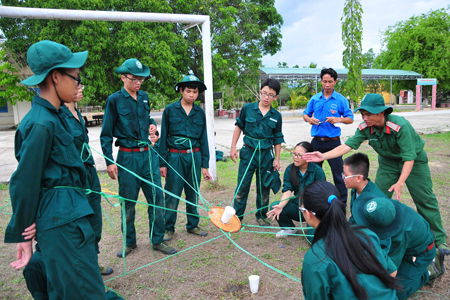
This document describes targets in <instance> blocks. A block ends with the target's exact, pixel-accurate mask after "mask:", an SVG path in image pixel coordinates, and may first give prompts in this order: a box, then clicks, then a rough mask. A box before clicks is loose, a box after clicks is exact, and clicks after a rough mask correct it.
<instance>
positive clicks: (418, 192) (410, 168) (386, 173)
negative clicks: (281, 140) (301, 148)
mask: <svg viewBox="0 0 450 300" xmlns="http://www.w3.org/2000/svg"><path fill="white" fill-rule="evenodd" d="M358 110H360V111H361V114H362V117H363V120H364V122H363V123H361V124H360V125H359V127H358V129H357V130H356V132H355V135H354V136H353V137H351V138H349V139H348V140H347V141H346V142H345V144H343V145H341V146H339V147H337V148H335V149H334V150H332V151H329V152H326V153H323V154H322V153H318V152H314V153H311V154H308V153H307V154H305V158H306V159H307V160H308V161H322V160H324V159H329V158H333V157H338V156H342V155H344V154H345V153H348V152H350V151H351V150H352V149H355V150H356V149H358V148H359V146H360V145H361V143H362V142H363V141H365V140H369V145H371V146H372V147H373V149H374V150H375V151H376V152H377V153H378V163H379V167H378V170H377V176H376V179H375V184H376V185H377V186H378V187H379V188H380V190H381V191H383V193H384V194H385V195H386V196H388V197H392V194H393V192H395V194H396V196H397V200H399V201H400V200H401V191H402V187H403V185H404V184H405V183H406V185H407V186H408V190H409V192H410V194H411V197H412V198H413V200H414V203H415V204H416V207H417V212H418V213H419V214H420V215H421V216H422V217H423V218H424V219H425V220H426V221H427V222H428V223H429V224H430V228H431V230H433V232H434V234H435V236H436V245H437V247H438V248H441V249H444V252H445V253H446V254H450V250H449V248H448V246H447V243H446V240H445V238H446V236H447V235H446V233H445V230H444V227H443V226H442V219H441V213H440V211H439V204H438V202H437V200H436V196H435V195H434V193H433V183H432V181H431V174H430V169H429V167H428V157H427V153H426V152H425V151H424V150H423V148H424V144H425V142H424V140H423V139H422V138H420V136H419V135H418V134H417V133H416V132H415V130H414V128H413V127H412V126H411V124H410V123H409V122H408V121H407V120H406V119H405V118H403V117H400V116H396V115H392V114H391V113H392V108H391V107H386V106H385V104H384V99H383V97H382V96H381V95H378V94H367V95H366V96H365V97H364V99H363V100H362V101H361V106H360V107H359V108H357V109H356V110H355V112H356V111H358Z"/></svg>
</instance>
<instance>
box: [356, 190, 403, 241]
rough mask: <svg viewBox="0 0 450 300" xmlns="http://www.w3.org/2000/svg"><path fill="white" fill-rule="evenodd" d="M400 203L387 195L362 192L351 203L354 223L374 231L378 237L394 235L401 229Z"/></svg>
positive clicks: (383, 237)
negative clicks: (379, 195) (378, 195)
mask: <svg viewBox="0 0 450 300" xmlns="http://www.w3.org/2000/svg"><path fill="white" fill-rule="evenodd" d="M399 205H400V203H399V202H398V201H394V200H392V199H389V198H387V197H376V196H374V195H372V194H370V193H363V194H361V195H360V196H358V197H357V198H356V200H355V201H354V203H353V208H352V215H353V218H354V219H355V222H356V224H358V225H362V226H365V227H367V228H369V229H370V230H372V231H373V232H375V233H376V234H377V235H378V237H379V238H380V239H385V238H390V237H393V236H395V235H396V234H397V233H399V232H400V230H401V224H402V216H401V213H399V212H400V207H399Z"/></svg>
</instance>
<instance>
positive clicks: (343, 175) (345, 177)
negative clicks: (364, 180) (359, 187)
mask: <svg viewBox="0 0 450 300" xmlns="http://www.w3.org/2000/svg"><path fill="white" fill-rule="evenodd" d="M356 176H362V175H361V174H356V175H350V176H345V174H344V173H342V179H344V180H346V179H348V178H352V177H356Z"/></svg>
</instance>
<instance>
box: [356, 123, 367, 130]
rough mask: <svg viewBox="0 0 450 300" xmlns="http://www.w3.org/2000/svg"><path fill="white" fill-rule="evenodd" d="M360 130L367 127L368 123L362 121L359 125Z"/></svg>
mask: <svg viewBox="0 0 450 300" xmlns="http://www.w3.org/2000/svg"><path fill="white" fill-rule="evenodd" d="M358 128H359V130H364V129H366V128H367V124H366V122H362V123H361V124H359V125H358Z"/></svg>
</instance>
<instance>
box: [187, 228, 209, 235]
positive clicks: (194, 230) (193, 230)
mask: <svg viewBox="0 0 450 300" xmlns="http://www.w3.org/2000/svg"><path fill="white" fill-rule="evenodd" d="M187 232H188V233H192V234H195V235H199V236H207V235H208V233H207V232H206V231H204V230H203V229H201V228H200V227H198V226H197V227H195V228H191V229H188V230H187Z"/></svg>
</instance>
